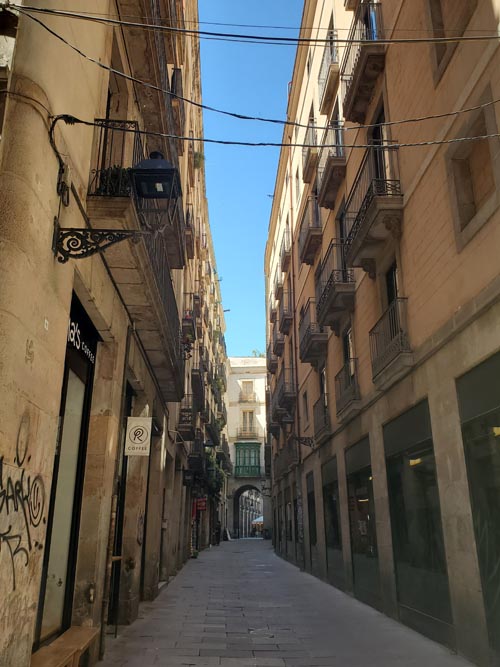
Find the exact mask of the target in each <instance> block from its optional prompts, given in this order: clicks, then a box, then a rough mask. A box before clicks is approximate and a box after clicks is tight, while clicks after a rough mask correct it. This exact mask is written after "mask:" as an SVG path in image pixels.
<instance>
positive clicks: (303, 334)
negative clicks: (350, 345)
mask: <svg viewBox="0 0 500 667" xmlns="http://www.w3.org/2000/svg"><path fill="white" fill-rule="evenodd" d="M299 341H300V343H299V356H300V360H301V361H302V362H304V363H310V364H312V365H313V366H316V365H317V364H318V362H319V360H320V359H323V358H324V357H325V355H326V351H327V348H328V334H327V333H326V331H324V330H323V327H321V326H320V325H319V324H318V322H317V319H316V299H309V300H308V302H307V304H306V307H305V309H304V312H303V314H302V317H301V320H300V324H299Z"/></svg>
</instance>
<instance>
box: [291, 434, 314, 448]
mask: <svg viewBox="0 0 500 667" xmlns="http://www.w3.org/2000/svg"><path fill="white" fill-rule="evenodd" d="M290 440H295V442H298V443H299V445H304V447H311V449H313V448H314V444H315V443H314V438H306V437H304V436H299V435H292V436H290Z"/></svg>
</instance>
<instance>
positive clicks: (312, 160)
mask: <svg viewBox="0 0 500 667" xmlns="http://www.w3.org/2000/svg"><path fill="white" fill-rule="evenodd" d="M304 144H305V146H304V148H303V149H302V180H303V181H304V183H310V182H311V181H312V180H313V179H314V174H315V170H316V165H317V164H318V133H317V131H316V125H315V124H314V123H312V122H309V124H308V126H307V129H306V136H305V138H304Z"/></svg>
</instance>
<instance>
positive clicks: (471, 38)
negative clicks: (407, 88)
mask: <svg viewBox="0 0 500 667" xmlns="http://www.w3.org/2000/svg"><path fill="white" fill-rule="evenodd" d="M9 6H10V7H11V8H13V9H16V10H17V11H21V10H22V11H23V12H26V13H27V12H37V13H42V14H50V15H53V16H64V17H67V18H68V17H71V18H77V19H82V20H84V21H93V22H97V23H107V24H111V25H120V26H122V27H129V28H139V29H142V30H156V31H160V32H170V33H174V34H181V35H193V36H197V37H199V38H209V39H221V40H230V41H242V42H247V41H249V42H253V43H256V42H257V43H259V42H262V43H265V44H284V45H287V46H295V45H299V46H300V45H302V44H331V43H332V39H331V37H330V36H326V37H279V36H278V37H277V36H273V35H246V34H244V33H229V32H215V31H207V30H193V29H190V28H175V27H173V26H164V25H159V24H158V23H140V22H132V21H122V20H120V19H113V18H110V17H102V16H99V15H95V14H81V13H79V12H70V11H66V10H61V9H49V8H47V7H31V6H28V5H14V4H10V5H9ZM499 38H500V34H499V33H498V32H497V33H496V34H490V35H457V36H450V37H401V38H398V37H396V38H390V39H377V40H376V42H377V44H383V45H389V44H450V43H456V42H477V41H491V40H493V39H499ZM333 41H334V42H335V43H338V44H347V45H354V44H366V42H367V40H366V39H352V38H350V37H347V38H343V37H340V38H339V37H336V38H335V40H333Z"/></svg>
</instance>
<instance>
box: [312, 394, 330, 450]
mask: <svg viewBox="0 0 500 667" xmlns="http://www.w3.org/2000/svg"><path fill="white" fill-rule="evenodd" d="M313 416H314V440H315V441H316V444H321V443H322V442H323V441H324V440H326V438H328V436H329V435H330V432H331V424H330V412H329V410H328V396H327V395H326V394H323V395H322V396H320V397H319V399H318V400H317V401H316V403H315V404H314V406H313Z"/></svg>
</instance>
